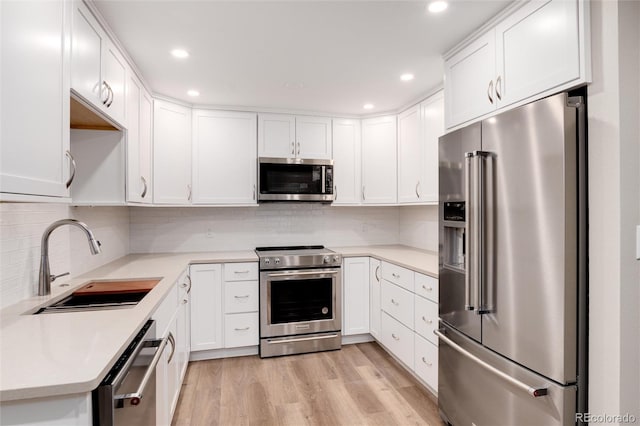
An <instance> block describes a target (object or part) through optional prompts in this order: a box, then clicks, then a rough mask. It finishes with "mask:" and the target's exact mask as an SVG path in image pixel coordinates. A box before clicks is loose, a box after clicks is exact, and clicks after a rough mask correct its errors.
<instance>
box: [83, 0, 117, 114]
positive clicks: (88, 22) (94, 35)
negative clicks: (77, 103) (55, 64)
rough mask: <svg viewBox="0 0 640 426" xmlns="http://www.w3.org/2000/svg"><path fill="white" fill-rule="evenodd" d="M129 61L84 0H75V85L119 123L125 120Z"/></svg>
mask: <svg viewBox="0 0 640 426" xmlns="http://www.w3.org/2000/svg"><path fill="white" fill-rule="evenodd" d="M125 83H126V63H125V61H124V58H123V57H122V55H121V54H120V52H119V51H118V50H117V49H116V48H115V46H114V45H113V43H112V42H111V40H109V38H108V36H107V35H106V33H105V32H104V30H103V29H102V28H101V27H100V24H98V22H97V21H96V19H95V17H94V16H93V15H92V13H91V12H90V11H89V9H88V8H87V7H86V6H85V4H84V3H83V2H81V1H74V2H73V21H72V32H71V88H72V89H73V90H74V91H75V92H76V93H77V94H78V95H80V96H81V97H82V98H84V99H85V100H86V101H88V102H89V103H91V104H92V105H93V106H95V107H96V108H97V109H98V110H99V111H102V112H103V113H104V114H106V115H107V116H108V117H110V118H111V119H113V120H114V121H115V122H116V123H118V124H120V125H124V123H125V108H124V106H125V103H126V99H125Z"/></svg>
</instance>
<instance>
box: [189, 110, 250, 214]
mask: <svg viewBox="0 0 640 426" xmlns="http://www.w3.org/2000/svg"><path fill="white" fill-rule="evenodd" d="M256 168H257V144H256V115H255V114H252V113H242V112H225V111H205V110H199V111H194V113H193V203H194V204H255V203H256Z"/></svg>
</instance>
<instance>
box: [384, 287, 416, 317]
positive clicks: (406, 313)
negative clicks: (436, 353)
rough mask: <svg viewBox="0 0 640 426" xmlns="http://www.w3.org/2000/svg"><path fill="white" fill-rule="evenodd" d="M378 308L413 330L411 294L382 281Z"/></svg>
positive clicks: (412, 296)
mask: <svg viewBox="0 0 640 426" xmlns="http://www.w3.org/2000/svg"><path fill="white" fill-rule="evenodd" d="M380 288H381V296H380V307H381V308H382V310H383V311H385V312H386V313H388V314H389V315H391V316H392V317H394V318H395V319H397V320H398V321H400V322H401V323H403V324H404V325H406V326H407V327H409V328H411V329H413V304H414V302H413V298H414V295H413V293H411V292H409V291H407V290H405V289H403V288H402V287H398V286H397V285H395V284H391V283H390V282H389V281H387V280H382V285H381V287H380Z"/></svg>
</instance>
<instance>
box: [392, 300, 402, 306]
mask: <svg viewBox="0 0 640 426" xmlns="http://www.w3.org/2000/svg"><path fill="white" fill-rule="evenodd" d="M391 303H393V304H394V305H396V306H400V303H398V302H396V301H395V299H391Z"/></svg>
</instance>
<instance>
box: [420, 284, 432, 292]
mask: <svg viewBox="0 0 640 426" xmlns="http://www.w3.org/2000/svg"><path fill="white" fill-rule="evenodd" d="M422 288H424V289H425V290H426V291H433V287H426V286H425V285H424V284H422Z"/></svg>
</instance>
